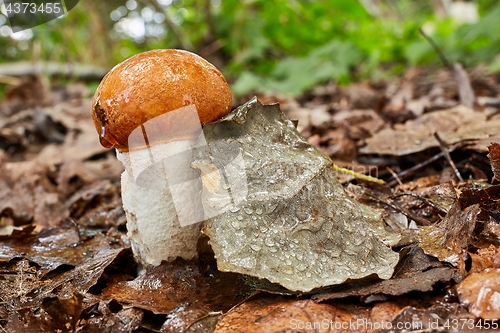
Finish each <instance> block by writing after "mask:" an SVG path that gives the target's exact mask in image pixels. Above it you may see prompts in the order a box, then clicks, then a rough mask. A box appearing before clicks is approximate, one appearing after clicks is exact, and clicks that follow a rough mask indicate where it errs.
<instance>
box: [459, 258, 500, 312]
mask: <svg viewBox="0 0 500 333" xmlns="http://www.w3.org/2000/svg"><path fill="white" fill-rule="evenodd" d="M457 291H458V297H459V299H460V302H461V303H462V304H463V305H464V306H465V307H467V308H468V309H469V312H471V313H472V314H474V315H475V316H477V317H481V318H484V319H497V318H500V269H492V268H489V269H486V270H484V271H483V272H481V273H473V274H471V275H469V276H468V277H467V278H466V279H465V280H463V281H462V282H461V283H460V284H459V285H458V287H457Z"/></svg>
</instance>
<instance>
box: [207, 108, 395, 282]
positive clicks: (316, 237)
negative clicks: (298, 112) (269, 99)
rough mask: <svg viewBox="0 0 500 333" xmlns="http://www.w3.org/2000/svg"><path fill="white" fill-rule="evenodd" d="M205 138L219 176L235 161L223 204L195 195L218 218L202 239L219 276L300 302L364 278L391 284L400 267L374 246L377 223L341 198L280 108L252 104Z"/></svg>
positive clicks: (328, 164)
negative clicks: (262, 285)
mask: <svg viewBox="0 0 500 333" xmlns="http://www.w3.org/2000/svg"><path fill="white" fill-rule="evenodd" d="M203 131H204V134H205V138H206V140H207V142H208V144H209V146H210V149H211V153H212V158H213V163H214V164H215V165H216V166H220V167H218V169H223V168H224V167H225V166H228V165H230V164H231V162H232V160H233V159H235V155H236V152H238V153H239V154H241V155H239V156H242V159H243V161H242V163H241V165H242V166H241V167H240V168H241V169H238V171H237V172H236V173H237V177H235V175H234V173H233V175H228V174H226V177H228V179H232V180H233V182H232V183H230V187H231V191H230V192H231V193H230V195H229V194H228V192H227V189H221V191H217V192H215V193H214V192H213V191H209V190H207V189H206V188H204V190H203V192H204V195H205V196H206V197H205V199H204V207H205V212H207V211H212V210H213V211H216V212H218V213H219V215H216V214H214V215H215V216H214V215H212V216H214V217H213V218H211V219H209V220H207V222H206V223H205V227H204V233H205V234H206V235H208V236H209V237H210V245H211V246H212V248H213V250H214V253H215V257H216V259H217V265H218V267H219V269H220V270H222V271H230V272H238V273H242V274H247V275H251V276H256V277H259V278H265V279H268V280H269V281H271V282H275V283H279V284H281V285H282V286H284V287H285V288H287V289H290V290H299V291H306V292H307V291H310V290H312V289H314V288H318V287H322V286H328V285H333V284H340V283H342V282H344V281H345V280H347V279H359V278H362V277H366V276H369V275H371V274H377V275H378V276H379V277H380V278H383V279H388V278H390V277H391V275H392V271H393V268H394V266H395V265H396V263H397V262H398V258H399V257H398V255H397V253H395V252H393V251H391V250H390V248H388V247H387V246H386V245H384V244H383V243H382V241H381V239H384V238H389V234H387V233H386V232H385V230H384V229H383V227H381V224H380V223H381V221H382V220H381V218H380V215H379V214H378V213H377V212H376V211H375V210H372V209H371V208H369V207H368V206H364V205H361V204H359V203H357V202H356V201H354V200H352V199H351V198H349V197H348V196H347V195H346V194H345V192H344V189H343V188H342V186H341V185H340V183H339V182H338V180H337V178H336V177H335V171H334V170H333V164H332V161H331V160H330V159H329V158H328V157H327V156H325V155H324V154H322V153H321V152H319V151H318V150H316V149H314V148H313V147H311V146H310V145H309V144H308V143H307V141H306V140H305V139H304V138H302V137H301V136H300V134H299V133H298V132H297V130H296V129H295V126H293V124H292V122H291V121H290V120H288V119H287V118H286V117H285V116H284V114H283V113H282V112H281V111H280V109H279V107H278V106H276V105H267V106H263V105H262V104H260V103H259V102H258V101H257V100H255V99H254V100H251V101H250V102H248V103H247V104H244V105H243V106H241V107H239V108H238V109H237V110H235V111H233V112H232V113H231V114H230V115H229V116H228V117H226V118H225V120H222V121H219V122H217V123H213V124H207V125H206V126H205V127H204V130H203ZM227 133H231V135H230V136H229V137H228V134H227ZM231 176H232V178H231ZM238 191H239V192H238ZM228 195H229V196H228ZM238 198H239V199H238ZM233 200H234V201H233ZM238 200H239V201H238ZM207 202H208V203H209V204H211V203H213V204H214V205H221V206H215V209H214V207H209V208H207V207H206V203H207ZM233 202H235V203H234V204H233ZM377 223H379V224H378V225H377Z"/></svg>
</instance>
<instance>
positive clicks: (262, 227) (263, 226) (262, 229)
mask: <svg viewBox="0 0 500 333" xmlns="http://www.w3.org/2000/svg"><path fill="white" fill-rule="evenodd" d="M259 229H260V232H262V233H264V232H266V231H268V230H269V228H268V227H266V226H265V225H261V226H260V227H259Z"/></svg>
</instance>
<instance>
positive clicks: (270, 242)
mask: <svg viewBox="0 0 500 333" xmlns="http://www.w3.org/2000/svg"><path fill="white" fill-rule="evenodd" d="M264 243H265V244H266V245H267V246H274V241H273V240H272V239H271V238H266V240H265V241H264Z"/></svg>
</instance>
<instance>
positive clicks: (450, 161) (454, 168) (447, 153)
mask: <svg viewBox="0 0 500 333" xmlns="http://www.w3.org/2000/svg"><path fill="white" fill-rule="evenodd" d="M434 137H435V138H436V140H437V141H438V142H439V147H440V148H441V151H442V152H443V154H444V157H445V158H446V160H447V161H448V163H449V164H450V166H451V167H452V168H453V171H454V172H455V175H456V176H457V178H458V180H459V181H461V182H463V181H464V179H463V178H462V175H461V174H460V171H458V169H457V166H456V165H455V162H453V160H452V159H451V156H450V152H449V151H448V148H447V147H446V143H445V142H444V141H443V140H442V139H441V137H440V136H439V134H437V132H436V133H434Z"/></svg>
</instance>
